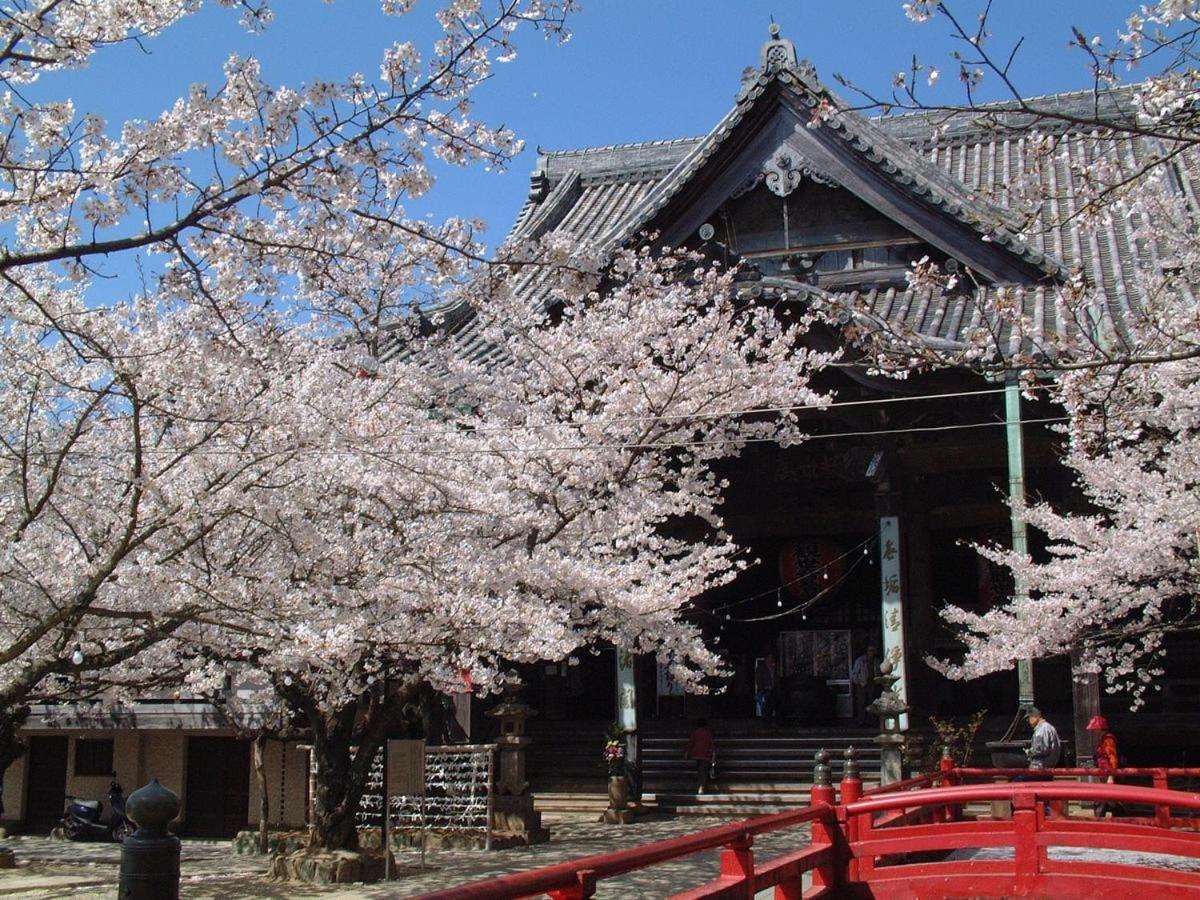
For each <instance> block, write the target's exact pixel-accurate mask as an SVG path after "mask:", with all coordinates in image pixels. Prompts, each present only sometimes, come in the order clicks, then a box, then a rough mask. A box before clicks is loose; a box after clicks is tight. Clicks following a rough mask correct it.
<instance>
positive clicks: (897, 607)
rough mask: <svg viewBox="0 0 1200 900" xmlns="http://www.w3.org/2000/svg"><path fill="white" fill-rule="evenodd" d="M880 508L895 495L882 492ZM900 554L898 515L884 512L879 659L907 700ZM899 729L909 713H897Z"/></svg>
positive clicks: (881, 519) (888, 506)
mask: <svg viewBox="0 0 1200 900" xmlns="http://www.w3.org/2000/svg"><path fill="white" fill-rule="evenodd" d="M879 499H880V501H881V502H880V507H881V510H882V511H885V512H892V510H893V509H894V507H895V503H894V502H888V501H894V498H893V497H891V496H890V495H882V496H881V497H880V498H879ZM901 563H902V560H901V554H900V516H899V515H896V514H894V513H893V514H890V515H887V514H884V515H880V517H879V598H880V611H881V613H882V619H883V622H882V624H883V654H882V656H881V659H882V660H885V661H887V662H890V663H891V664H892V672H893V673H894V674H895V675H897V676H899V679H900V680H899V681H897V682H896V686H895V691H896V694H897V695H898V696H899V697H900V699H901V700H903V701H904V702H905V703H907V702H908V652H907V646H906V644H905V639H904V626H905V623H904V615H905V612H904V569H903V567H902V565H901ZM899 724H900V730H901V731H907V730H908V714H907V713H904V714H902V715H901V716H900V717H899Z"/></svg>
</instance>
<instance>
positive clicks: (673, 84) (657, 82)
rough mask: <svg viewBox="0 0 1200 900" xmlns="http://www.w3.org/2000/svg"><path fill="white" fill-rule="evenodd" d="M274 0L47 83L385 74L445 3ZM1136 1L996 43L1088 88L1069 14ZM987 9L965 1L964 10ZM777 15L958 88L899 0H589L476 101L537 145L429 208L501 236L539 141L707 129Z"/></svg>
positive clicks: (1029, 20)
mask: <svg viewBox="0 0 1200 900" xmlns="http://www.w3.org/2000/svg"><path fill="white" fill-rule="evenodd" d="M485 2H488V0H485ZM275 6H276V16H277V18H276V21H275V22H274V23H273V24H272V25H271V27H270V28H269V29H268V30H267V32H266V33H265V34H263V35H253V34H247V33H246V32H245V31H244V30H243V29H241V28H240V27H239V26H238V24H237V21H236V15H235V14H233V13H230V12H229V11H228V10H224V9H221V8H220V7H218V6H217V5H216V4H210V5H209V6H207V7H206V8H205V9H204V10H203V11H202V12H201V13H200V14H198V15H196V16H194V17H192V18H190V19H188V20H186V21H185V22H183V23H182V24H180V25H178V26H176V27H174V28H173V29H171V30H170V31H168V32H167V34H165V35H164V36H163V37H161V38H159V39H156V40H153V41H149V42H147V43H146V44H145V47H144V49H141V48H138V47H136V46H133V45H130V46H126V47H121V48H117V49H115V50H109V51H104V52H102V53H100V54H98V55H97V57H96V59H95V61H94V63H93V64H92V66H91V67H90V68H89V69H88V70H86V71H84V72H80V73H70V74H68V75H65V76H54V77H51V78H47V79H45V80H44V81H43V82H41V83H40V84H39V85H38V86H37V87H36V88H35V92H36V94H37V95H39V96H43V97H50V96H57V97H61V96H63V95H69V96H72V97H73V98H74V99H75V100H76V103H77V107H78V108H79V109H80V110H81V111H82V110H96V111H99V112H101V113H102V114H104V115H106V116H107V117H109V119H110V120H111V121H113V122H114V123H115V122H116V121H119V120H120V119H123V118H131V117H151V116H153V115H155V114H156V113H157V112H158V111H160V110H162V109H163V108H165V107H166V106H168V105H170V103H171V102H172V101H173V100H174V99H175V98H176V97H178V96H179V95H180V94H181V93H183V92H184V91H185V90H186V88H187V85H188V84H190V83H192V82H196V81H206V82H210V83H217V82H219V81H220V77H221V74H220V73H221V65H222V63H223V61H224V60H225V58H226V57H227V56H228V54H229V53H230V52H233V51H237V52H239V53H243V54H248V55H254V56H257V57H259V58H260V59H261V60H262V61H263V64H264V69H265V74H266V76H267V78H268V80H270V81H272V82H274V83H287V84H298V83H301V82H306V81H310V80H312V79H314V78H327V79H341V78H344V77H345V76H347V75H348V74H350V73H351V72H354V71H362V72H364V73H365V74H367V75H368V76H372V77H374V76H375V74H376V73H377V71H378V64H379V59H380V57H381V55H382V51H383V49H384V47H386V46H387V45H388V44H390V43H391V42H392V41H395V40H400V39H411V40H416V41H417V43H418V45H422V44H423V45H428V43H429V41H430V40H432V37H433V35H434V28H435V25H434V23H433V19H432V16H433V12H434V10H435V9H436V7H437V4H435V3H434V2H431V0H419V2H418V3H417V4H416V8H415V11H414V12H413V13H411V14H410V15H408V16H405V17H401V18H386V17H384V16H382V15H381V14H380V13H379V12H378V7H379V4H378V2H377V0H338V2H336V3H333V4H328V3H324V2H321V0H277V2H276V4H275ZM1132 6H1133V4H1132V3H1127V2H1124V0H1091V2H1085V0H1041V2H1031V0H996V2H995V7H996V8H995V9H994V10H993V18H992V31H993V33H994V37H993V38H992V40H993V41H994V42H995V43H996V44H997V45H999V46H1004V47H1008V46H1010V45H1011V44H1012V42H1013V41H1015V40H1016V39H1017V38H1019V37H1022V36H1023V37H1024V39H1025V42H1024V46H1023V47H1022V49H1021V52H1020V55H1019V56H1018V60H1017V66H1016V71H1017V72H1018V77H1017V82H1018V84H1019V86H1020V87H1021V88H1022V89H1023V90H1024V91H1026V92H1027V93H1032V94H1038V93H1048V92H1053V91H1059V90H1067V89H1072V88H1080V87H1086V86H1088V84H1089V83H1090V81H1089V75H1088V72H1087V69H1086V66H1085V61H1084V59H1083V58H1082V56H1081V54H1079V53H1078V52H1074V53H1073V52H1071V51H1070V50H1069V49H1068V48H1067V44H1068V41H1069V40H1070V38H1071V31H1070V26H1071V25H1073V24H1074V25H1078V26H1079V27H1080V28H1081V29H1082V30H1083V31H1084V32H1086V33H1087V34H1088V35H1089V36H1090V35H1093V34H1095V35H1100V36H1101V37H1102V38H1104V39H1105V40H1106V41H1109V40H1111V39H1112V38H1113V37H1114V36H1115V35H1116V34H1117V32H1118V31H1119V29H1120V28H1121V26H1122V24H1123V20H1124V17H1125V16H1126V15H1127V14H1128V12H1129V11H1130V10H1131V8H1132ZM977 8H978V6H977V5H976V4H967V5H964V6H963V7H962V12H963V14H964V17H965V18H967V19H970V18H971V17H972V16H973V15H974V11H975V10H976V9H977ZM772 16H774V18H775V20H776V21H777V22H779V23H780V25H781V26H782V28H783V32H784V34H785V35H786V36H788V37H790V38H791V39H792V40H793V41H794V42H795V43H796V46H797V48H798V50H799V52H800V55H801V56H804V57H807V58H809V59H811V60H812V61H813V62H814V63H815V64H816V66H817V70H818V72H819V74H820V75H821V77H822V78H824V79H825V80H826V81H827V82H828V83H831V84H832V76H833V74H834V73H835V72H840V73H843V74H845V75H847V76H849V77H850V78H851V79H852V80H854V81H856V82H858V83H861V84H863V85H865V86H869V87H871V88H873V89H877V90H881V91H882V90H886V89H887V88H888V86H889V84H890V82H891V77H892V74H893V73H894V72H895V71H897V70H898V69H903V68H907V66H908V65H909V62H910V60H911V57H912V54H913V53H914V52H916V53H917V54H918V55H919V56H920V57H921V58H922V59H923V60H927V61H929V62H934V63H937V64H939V65H940V66H941V68H942V69H943V70H944V71H945V72H946V76H947V77H945V78H944V79H943V80H942V83H941V85H940V86H939V90H938V92H937V93H936V94H934V95H931V96H933V97H936V98H937V99H940V100H945V101H947V102H951V101H954V100H957V99H960V97H961V94H960V92H959V89H958V88H957V85H956V79H955V77H954V72H955V71H956V66H955V64H954V63H953V62H952V61H951V60H950V59H949V56H948V54H949V50H950V49H951V44H950V42H949V41H948V40H947V38H946V32H947V26H946V24H945V23H944V22H940V21H937V20H935V21H933V22H931V23H928V24H925V25H922V26H917V25H914V24H912V23H911V22H909V21H908V19H907V18H906V17H905V16H904V13H903V12H902V10H901V4H900V0H840V2H820V0H773V2H767V0H584V11H583V12H582V13H581V14H580V15H579V16H578V17H577V18H576V19H575V21H574V33H575V34H574V38H573V39H572V41H571V42H569V43H568V44H566V45H565V46H557V45H552V44H549V43H547V42H544V41H542V40H541V39H540V38H539V37H537V36H534V35H531V34H526V35H525V36H524V39H523V41H522V43H521V45H520V46H521V54H520V56H519V57H518V59H517V60H516V61H515V62H513V63H511V64H509V65H503V66H498V67H497V70H496V75H495V77H494V78H493V80H492V81H491V82H490V83H488V84H487V85H485V86H484V88H483V89H482V90H481V91H480V93H479V94H478V95H477V101H478V105H477V114H478V115H479V116H481V117H484V118H487V119H488V120H490V121H493V122H503V123H505V124H507V125H510V126H511V127H513V128H515V129H516V131H517V132H518V134H520V135H521V136H522V137H524V138H525V139H526V140H527V141H528V144H529V147H528V149H527V150H526V152H525V154H524V155H523V156H522V157H521V158H520V159H518V160H517V161H516V162H515V163H514V165H513V167H512V169H511V170H510V171H509V172H508V173H506V174H500V175H498V174H496V173H490V174H489V173H485V172H483V171H482V170H475V171H450V172H447V173H445V174H444V175H443V177H442V179H441V182H440V183H439V186H438V188H437V189H436V190H435V192H434V193H433V194H432V195H431V197H430V198H429V199H428V200H427V201H426V203H425V205H424V208H423V210H422V211H423V212H432V213H433V214H434V215H435V216H437V217H441V216H449V215H464V216H473V217H480V218H483V219H484V220H486V221H488V222H489V223H490V224H491V230H490V236H491V237H492V238H493V239H499V238H500V237H502V236H503V235H504V233H505V232H506V231H507V229H508V226H509V225H510V224H511V222H512V221H513V219H514V217H515V215H516V212H517V210H518V209H519V207H520V204H521V202H522V200H523V199H524V197H525V195H526V193H527V191H528V176H529V173H530V171H531V170H532V168H533V163H534V150H533V148H534V147H536V146H537V145H541V146H543V147H546V148H551V149H560V148H568V147H580V146H591V145H598V144H610V143H622V142H628V141H641V140H652V139H660V138H673V137H685V136H689V135H696V134H702V133H705V132H706V131H708V130H709V128H711V127H712V125H713V124H715V123H716V121H717V120H718V119H719V118H720V117H721V116H722V115H723V114H724V113H725V112H726V111H727V109H728V108H729V106H730V104H731V103H732V100H733V97H734V95H735V94H736V92H737V89H738V84H739V76H740V73H741V71H742V69H743V68H745V67H746V66H748V65H755V64H757V62H758V52H759V48H760V46H761V45H762V43H763V41H764V40H765V38H766V37H767V26H768V24H769V22H770V20H771V17H772Z"/></svg>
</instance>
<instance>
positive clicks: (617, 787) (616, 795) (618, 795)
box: [608, 774, 629, 810]
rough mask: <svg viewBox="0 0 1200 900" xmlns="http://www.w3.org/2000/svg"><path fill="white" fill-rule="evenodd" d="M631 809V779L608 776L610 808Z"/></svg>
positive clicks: (621, 776) (620, 776)
mask: <svg viewBox="0 0 1200 900" xmlns="http://www.w3.org/2000/svg"><path fill="white" fill-rule="evenodd" d="M628 807H629V779H628V778H626V777H625V776H624V774H621V775H609V776H608V808H609V809H617V810H621V809H627V808H628Z"/></svg>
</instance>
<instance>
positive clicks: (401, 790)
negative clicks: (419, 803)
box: [387, 741, 425, 797]
mask: <svg viewBox="0 0 1200 900" xmlns="http://www.w3.org/2000/svg"><path fill="white" fill-rule="evenodd" d="M387 754H388V757H387V775H388V777H387V795H388V796H389V797H420V796H421V795H423V794H424V793H425V742H424V741H388V742H387Z"/></svg>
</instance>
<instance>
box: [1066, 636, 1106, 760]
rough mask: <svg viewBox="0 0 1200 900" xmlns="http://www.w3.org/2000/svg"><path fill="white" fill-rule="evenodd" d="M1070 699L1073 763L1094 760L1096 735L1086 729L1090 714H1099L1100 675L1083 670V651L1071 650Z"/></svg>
mask: <svg viewBox="0 0 1200 900" xmlns="http://www.w3.org/2000/svg"><path fill="white" fill-rule="evenodd" d="M1071 699H1072V701H1073V704H1072V705H1073V716H1072V718H1073V719H1074V725H1075V765H1077V766H1084V765H1089V764H1091V763H1093V762H1095V758H1096V742H1097V735H1096V733H1095V732H1093V731H1088V730H1087V723H1088V722H1090V721H1091V718H1092V716H1098V715H1099V714H1100V676H1099V675H1097V674H1096V673H1095V672H1085V671H1084V670H1083V651H1081V650H1080V649H1078V648H1074V649H1072V650H1071Z"/></svg>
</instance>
